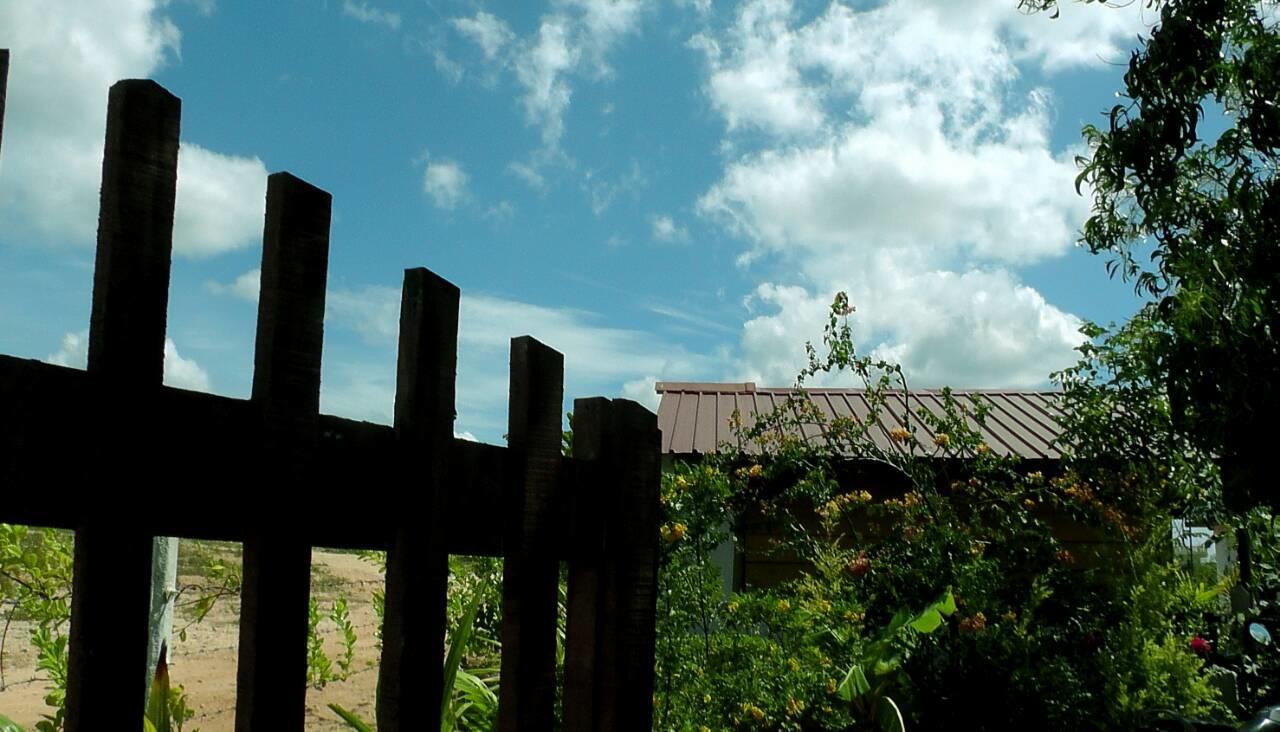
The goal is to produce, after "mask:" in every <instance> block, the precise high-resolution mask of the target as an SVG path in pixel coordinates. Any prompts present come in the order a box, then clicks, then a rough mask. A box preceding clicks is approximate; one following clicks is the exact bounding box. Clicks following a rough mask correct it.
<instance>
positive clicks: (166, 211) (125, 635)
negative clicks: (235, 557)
mask: <svg viewBox="0 0 1280 732" xmlns="http://www.w3.org/2000/svg"><path fill="white" fill-rule="evenodd" d="M181 109H182V103H181V102H180V101H179V100H178V98H177V97H175V96H173V95H172V94H170V93H169V92H167V91H165V90H164V89H163V88H161V87H160V86H159V85H158V84H156V83H155V82H153V81H147V80H129V81H121V82H119V83H117V84H116V85H115V86H113V87H111V94H110V96H109V99H108V104H107V134H106V149H105V150H104V153H103V160H102V192H101V203H100V208H99V212H98V252H97V265H96V268H95V270H94V280H93V311H92V314H91V317H90V326H89V357H88V367H87V371H88V378H89V380H90V382H91V383H92V385H93V387H94V391H93V397H92V399H93V401H94V405H95V409H94V422H95V425H96V429H97V432H98V435H97V440H98V443H97V445H96V447H97V448H98V450H97V451H96V452H95V454H94V455H93V456H92V457H90V458H89V459H91V460H94V461H95V462H96V463H97V466H96V467H97V472H98V490H97V491H95V494H96V495H94V496H93V497H92V498H91V499H90V500H91V501H92V502H93V504H94V509H96V510H92V511H89V512H88V515H90V516H93V517H94V518H92V519H90V520H88V521H86V522H85V523H83V524H81V525H79V526H77V528H76V538H75V575H74V576H75V579H74V585H73V589H72V596H71V639H70V648H69V668H68V674H67V720H66V724H67V729H68V730H69V732H78V731H80V730H90V729H95V728H97V727H96V726H95V725H100V724H101V723H102V720H107V719H111V720H119V723H120V724H128V725H130V726H137V725H141V724H142V712H143V705H144V699H145V692H146V687H145V686H143V685H142V684H140V683H139V682H140V681H141V678H140V671H141V669H143V668H145V667H146V651H147V626H148V615H149V610H150V607H149V606H150V597H151V592H150V590H151V549H152V546H151V539H152V537H151V534H150V533H149V532H148V531H147V528H146V525H145V524H146V521H147V519H149V518H150V517H151V515H150V511H149V510H148V507H147V506H142V507H138V506H136V505H125V504H121V503H117V502H115V501H113V500H112V496H113V495H115V492H116V491H118V490H119V489H120V488H121V486H122V484H124V485H133V486H138V485H139V484H141V486H142V487H143V488H144V489H145V490H146V492H147V493H152V494H154V493H155V492H157V490H158V489H160V488H161V485H160V480H161V476H160V475H158V474H157V473H155V472H152V471H148V470H147V469H146V468H147V463H148V462H150V456H149V455H148V453H147V449H146V446H147V444H148V441H147V440H146V439H145V438H146V436H147V435H148V434H150V433H151V432H153V430H154V421H155V419H156V399H157V397H158V396H159V392H160V386H161V381H162V378H163V374H164V340H165V317H166V312H167V306H168V299H169V261H170V255H171V252H172V249H173V234H172V232H173V207H174V197H175V194H176V187H177V171H178V128H179V118H180V116H181ZM139 508H141V511H139ZM140 515H141V516H145V517H146V518H145V519H141V520H140V518H139V516H140ZM122 669H130V670H132V672H129V673H122V672H121V671H122Z"/></svg>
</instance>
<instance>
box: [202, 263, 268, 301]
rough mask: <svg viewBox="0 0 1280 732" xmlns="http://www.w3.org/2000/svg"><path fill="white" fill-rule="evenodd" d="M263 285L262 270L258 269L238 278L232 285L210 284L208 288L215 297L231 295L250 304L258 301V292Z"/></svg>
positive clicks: (207, 285)
mask: <svg viewBox="0 0 1280 732" xmlns="http://www.w3.org/2000/svg"><path fill="white" fill-rule="evenodd" d="M261 284H262V270H260V269H258V268H257V267H255V268H253V269H251V270H249V271H248V272H245V273H244V274H242V275H240V276H239V277H236V278H235V279H234V280H232V281H231V283H230V284H225V285H224V284H222V283H221V282H208V283H206V287H207V288H208V290H209V292H212V293H213V294H215V295H231V296H232V297H238V298H240V299H241V300H248V301H249V302H257V301H258V290H259V288H260V287H261Z"/></svg>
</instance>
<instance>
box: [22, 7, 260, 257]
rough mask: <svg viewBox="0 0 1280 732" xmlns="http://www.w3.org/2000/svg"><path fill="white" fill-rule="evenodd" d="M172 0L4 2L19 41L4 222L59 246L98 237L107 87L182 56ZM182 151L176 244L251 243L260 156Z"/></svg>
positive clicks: (185, 250)
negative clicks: (170, 14)
mask: <svg viewBox="0 0 1280 732" xmlns="http://www.w3.org/2000/svg"><path fill="white" fill-rule="evenodd" d="M165 4H166V3H164V2H161V1H160V0H124V1H122V2H118V3H89V2H81V1H80V0H49V1H48V2H41V3H29V2H7V3H2V4H0V47H8V48H10V49H11V50H12V52H13V64H12V67H11V69H10V79H9V90H8V106H7V110H6V117H7V118H6V120H5V141H4V148H5V149H4V157H3V159H2V162H0V165H2V166H3V168H2V170H3V174H0V231H4V232H6V234H8V235H11V236H14V237H20V238H22V239H24V240H27V241H31V242H38V243H45V244H52V245H74V246H89V245H92V244H93V242H94V240H95V234H96V231H97V208H98V189H99V186H100V182H101V181H100V176H101V172H102V147H103V136H104V125H105V120H106V103H107V92H108V89H109V87H110V86H111V85H112V84H114V83H115V82H116V81H117V80H119V79H126V78H140V77H148V76H153V75H154V74H155V73H156V72H157V71H158V70H159V69H160V68H161V67H162V66H163V65H164V64H165V63H166V61H167V60H168V59H169V58H170V57H171V56H176V55H177V52H178V48H179V43H180V40H181V34H180V33H179V31H178V29H177V27H176V26H174V25H173V23H172V22H170V21H169V20H168V19H167V18H166V17H164V15H163V14H162V9H163V7H164V6H165ZM201 7H203V6H201ZM210 7H211V5H210ZM179 158H180V159H179V173H178V178H179V184H178V210H177V211H176V212H175V230H174V247H175V253H177V254H178V255H180V256H181V255H187V256H195V257H199V256H208V255H211V254H216V253H219V252H223V251H227V250H229V249H235V248H239V247H243V246H246V245H248V244H250V243H252V242H253V241H254V240H255V239H256V237H257V236H258V235H259V234H260V233H261V230H262V229H261V227H262V206H263V197H264V194H263V191H265V186H266V181H265V178H266V171H265V168H264V166H263V165H262V163H261V161H259V160H258V159H257V158H245V157H235V156H227V155H221V154H219V153H216V152H213V151H209V150H206V149H204V148H201V147H199V146H198V145H195V144H192V143H190V142H184V144H183V146H182V150H181V153H180V155H179Z"/></svg>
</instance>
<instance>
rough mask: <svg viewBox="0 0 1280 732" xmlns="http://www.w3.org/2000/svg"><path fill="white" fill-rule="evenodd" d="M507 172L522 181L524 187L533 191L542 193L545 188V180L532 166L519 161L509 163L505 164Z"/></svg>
mask: <svg viewBox="0 0 1280 732" xmlns="http://www.w3.org/2000/svg"><path fill="white" fill-rule="evenodd" d="M507 172H508V173H511V174H512V175H514V176H515V177H517V178H519V179H520V180H522V181H524V183H525V185H527V186H529V187H530V188H532V189H533V190H535V191H543V190H546V188H547V179H546V178H545V177H544V176H543V175H542V174H541V173H539V172H538V169H537V167H535V166H533V165H530V164H528V163H521V162H519V161H516V162H511V163H508V164H507Z"/></svg>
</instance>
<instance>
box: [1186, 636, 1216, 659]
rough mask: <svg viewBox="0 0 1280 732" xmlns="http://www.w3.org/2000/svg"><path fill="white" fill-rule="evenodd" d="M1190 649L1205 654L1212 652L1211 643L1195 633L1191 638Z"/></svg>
mask: <svg viewBox="0 0 1280 732" xmlns="http://www.w3.org/2000/svg"><path fill="white" fill-rule="evenodd" d="M1191 650H1192V651H1195V652H1196V653H1198V654H1200V655H1201V656H1205V655H1208V654H1210V653H1213V644H1212V643H1210V642H1209V641H1207V640H1205V639H1204V638H1201V637H1200V636H1198V635H1197V636H1196V637H1194V638H1192V639H1191Z"/></svg>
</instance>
